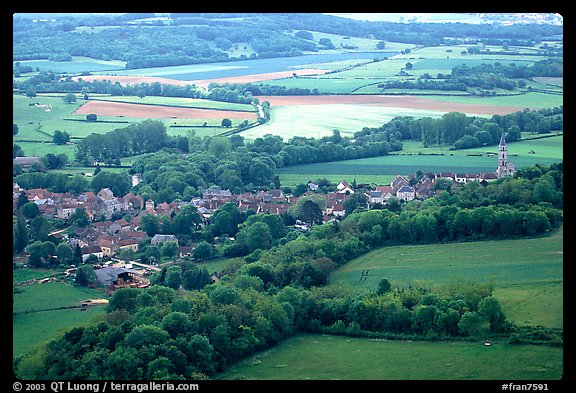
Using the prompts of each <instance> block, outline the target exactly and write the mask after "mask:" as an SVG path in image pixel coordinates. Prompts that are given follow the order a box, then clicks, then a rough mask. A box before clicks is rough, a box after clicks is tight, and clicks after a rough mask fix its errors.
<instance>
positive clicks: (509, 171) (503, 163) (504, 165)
mask: <svg viewBox="0 0 576 393" xmlns="http://www.w3.org/2000/svg"><path fill="white" fill-rule="evenodd" d="M496 173H497V174H498V177H499V178H500V177H502V176H513V175H514V164H513V163H511V162H508V146H507V145H506V138H505V136H504V133H502V135H501V136H500V144H499V145H498V169H497V170H496Z"/></svg>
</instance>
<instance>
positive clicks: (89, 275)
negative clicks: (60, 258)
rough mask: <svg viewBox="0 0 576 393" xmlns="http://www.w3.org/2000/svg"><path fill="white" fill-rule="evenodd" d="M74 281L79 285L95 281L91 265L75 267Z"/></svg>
mask: <svg viewBox="0 0 576 393" xmlns="http://www.w3.org/2000/svg"><path fill="white" fill-rule="evenodd" d="M74 282H75V283H76V284H78V285H80V286H83V287H85V286H88V285H91V284H94V283H95V282H96V272H94V269H93V268H92V266H91V265H82V266H80V267H78V268H77V269H76V278H75V279H74Z"/></svg>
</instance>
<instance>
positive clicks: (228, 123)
mask: <svg viewBox="0 0 576 393" xmlns="http://www.w3.org/2000/svg"><path fill="white" fill-rule="evenodd" d="M221 124H222V127H227V128H230V127H232V120H230V119H222V123H221Z"/></svg>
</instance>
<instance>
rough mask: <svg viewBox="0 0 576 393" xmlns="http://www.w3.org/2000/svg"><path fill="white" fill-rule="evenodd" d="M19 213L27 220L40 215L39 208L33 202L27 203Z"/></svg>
mask: <svg viewBox="0 0 576 393" xmlns="http://www.w3.org/2000/svg"><path fill="white" fill-rule="evenodd" d="M20 211H21V212H22V214H23V215H24V217H26V218H28V219H32V218H35V217H37V216H39V215H40V208H39V207H38V205H37V204H36V203H34V202H27V203H26V204H25V205H24V206H22V207H21V208H20Z"/></svg>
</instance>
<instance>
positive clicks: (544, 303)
mask: <svg viewBox="0 0 576 393" xmlns="http://www.w3.org/2000/svg"><path fill="white" fill-rule="evenodd" d="M563 239H564V238H563V230H562V229H560V230H558V231H556V232H554V233H552V234H551V235H549V236H543V237H538V238H526V239H513V240H489V241H475V242H452V243H444V244H427V245H407V246H394V247H382V248H379V249H376V250H374V251H371V252H369V253H367V254H365V255H362V256H361V257H358V258H356V259H354V260H352V261H350V262H348V263H347V264H345V265H343V266H342V267H340V268H339V269H337V270H336V271H334V272H333V273H332V275H331V277H330V283H331V284H333V285H350V286H353V287H354V288H357V289H358V290H361V291H362V290H364V291H367V290H371V291H373V290H375V289H376V288H377V286H378V282H379V281H380V280H381V279H383V278H386V279H388V280H390V282H391V283H392V285H393V286H395V285H399V286H406V285H423V286H431V285H442V284H450V283H458V282H459V281H471V282H481V283H487V282H490V283H493V284H494V287H495V290H494V295H495V296H496V297H497V298H498V299H499V300H500V302H501V304H502V308H503V310H504V313H505V314H506V316H507V318H508V319H509V320H511V321H513V322H516V323H518V324H520V325H525V324H529V325H543V326H548V327H562V325H563ZM367 269H368V270H369V272H368V278H367V279H366V280H365V281H364V282H362V283H360V284H356V283H357V282H358V281H359V278H360V276H361V273H362V271H364V270H367Z"/></svg>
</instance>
